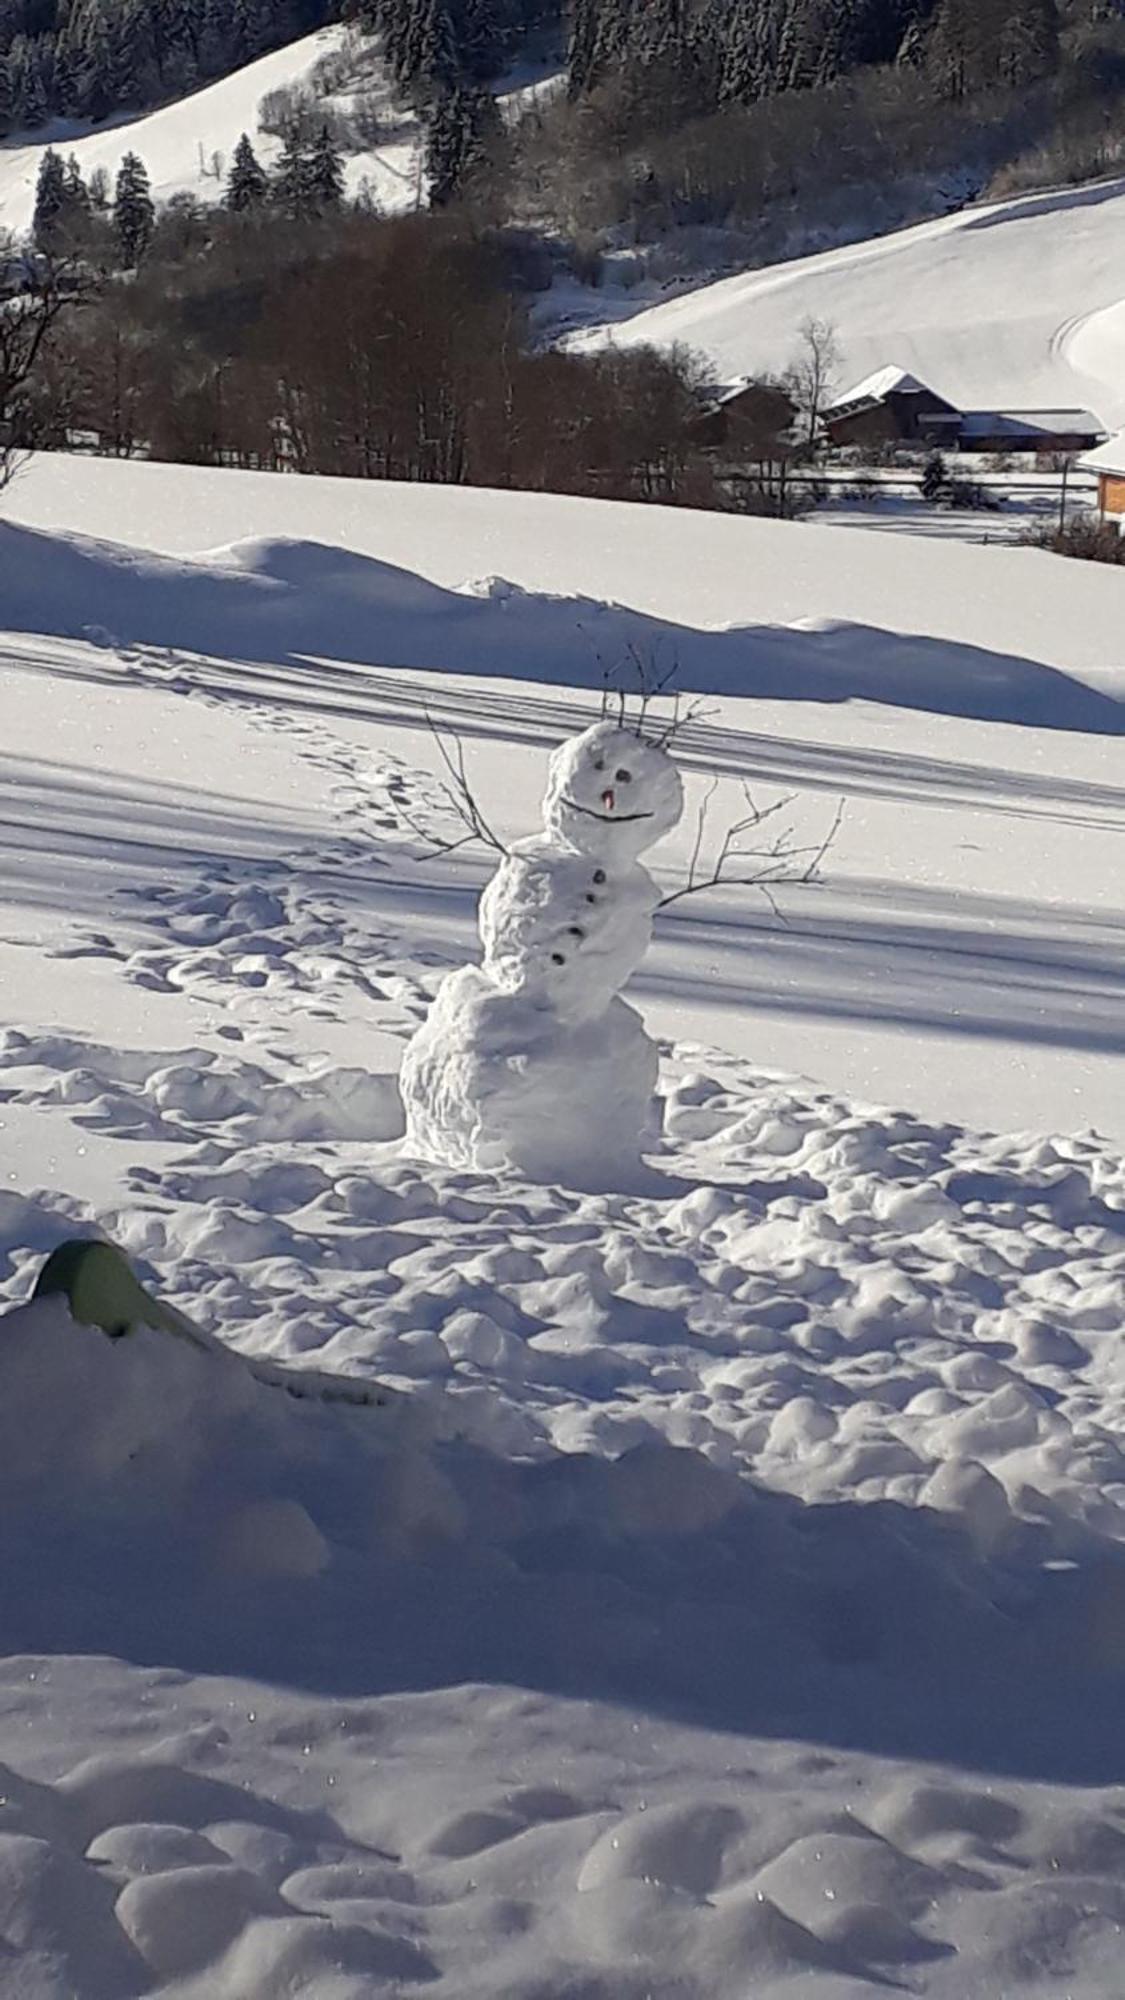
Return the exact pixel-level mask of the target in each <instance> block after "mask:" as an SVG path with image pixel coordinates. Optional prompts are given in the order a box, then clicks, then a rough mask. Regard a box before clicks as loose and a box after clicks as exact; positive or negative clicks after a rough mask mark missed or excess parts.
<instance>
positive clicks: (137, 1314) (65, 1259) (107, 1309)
mask: <svg viewBox="0 0 1125 2000" xmlns="http://www.w3.org/2000/svg"><path fill="white" fill-rule="evenodd" d="M32 1297H33V1298H36V1299H49V1298H64V1299H65V1300H66V1302H67V1304H68V1306H69V1307H70V1316H71V1318H72V1319H73V1320H77V1322H78V1323H79V1325H81V1326H97V1327H100V1328H101V1330H102V1332H103V1333H108V1335H109V1337H110V1339H111V1340H120V1339H121V1338H122V1336H123V1335H124V1334H127V1333H132V1332H133V1330H134V1328H135V1327H138V1326H155V1327H163V1328H164V1329H165V1330H166V1331H167V1332H173V1331H176V1330H178V1329H176V1327H175V1325H174V1315H173V1314H171V1313H170V1312H169V1311H168V1310H167V1309H166V1308H165V1307H163V1306H161V1305H159V1304H158V1303H157V1301H156V1300H155V1299H151V1298H150V1297H149V1295H148V1293H147V1292H146V1291H145V1289H144V1287H143V1286H142V1285H141V1284H140V1283H139V1282H138V1280H137V1279H136V1277H134V1275H133V1271H132V1268H131V1266H130V1263H129V1259H128V1258H127V1257H126V1256H125V1254H124V1252H123V1251H121V1250H118V1249H117V1247H116V1245H115V1244H113V1243H99V1242H96V1241H95V1240H93V1239H92V1238H90V1237H76V1238H72V1240H71V1241H70V1242H69V1243H60V1244H59V1247H58V1249H57V1250H53V1251H52V1252H51V1255H50V1256H49V1257H48V1259H47V1262H46V1263H45V1264H44V1266H43V1269H42V1270H41V1271H40V1273H39V1276H38V1278H37V1279H36V1283H35V1290H34V1292H33V1293H32Z"/></svg>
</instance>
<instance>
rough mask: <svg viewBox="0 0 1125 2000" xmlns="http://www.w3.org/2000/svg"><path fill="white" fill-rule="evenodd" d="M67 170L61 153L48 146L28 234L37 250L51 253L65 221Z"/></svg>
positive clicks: (41, 166) (37, 186)
mask: <svg viewBox="0 0 1125 2000" xmlns="http://www.w3.org/2000/svg"><path fill="white" fill-rule="evenodd" d="M66 207H67V200H66V168H65V167H64V166H63V162H62V155H61V153H56V151H55V149H54V147H53V146H48V148H47V150H46V152H45V153H44V155H43V158H42V160H41V161H40V163H39V179H38V182H37V183H36V188H35V213H34V216H33V218H32V223H31V233H32V235H33V236H34V238H35V241H36V244H37V245H38V247H39V249H40V250H50V249H52V248H53V247H54V246H55V245H56V244H57V242H58V238H59V234H60V232H61V229H62V226H63V223H64V221H65V219H66Z"/></svg>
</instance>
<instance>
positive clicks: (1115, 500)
mask: <svg viewBox="0 0 1125 2000" xmlns="http://www.w3.org/2000/svg"><path fill="white" fill-rule="evenodd" d="M1079 462H1080V464H1081V467H1082V470H1083V471H1084V472H1096V473H1097V475H1098V512H1099V513H1100V514H1101V517H1102V520H1103V521H1110V522H1112V523H1113V524H1114V525H1115V526H1116V527H1117V528H1119V529H1120V530H1121V532H1122V533H1125V431H1118V432H1117V434H1116V436H1115V437H1111V438H1110V440H1109V442H1108V443H1107V444H1103V445H1102V446H1101V448H1100V450H1098V451H1091V452H1088V453H1087V455H1086V457H1085V458H1083V459H1081V460H1080V461H1079Z"/></svg>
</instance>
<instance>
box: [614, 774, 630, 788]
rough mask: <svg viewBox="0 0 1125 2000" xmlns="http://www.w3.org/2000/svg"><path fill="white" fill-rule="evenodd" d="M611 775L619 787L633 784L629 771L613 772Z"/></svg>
mask: <svg viewBox="0 0 1125 2000" xmlns="http://www.w3.org/2000/svg"><path fill="white" fill-rule="evenodd" d="M613 775H614V778H615V780H616V782H617V783H618V784H619V785H631V784H632V782H633V774H632V772H631V771H615V772H614V774H613Z"/></svg>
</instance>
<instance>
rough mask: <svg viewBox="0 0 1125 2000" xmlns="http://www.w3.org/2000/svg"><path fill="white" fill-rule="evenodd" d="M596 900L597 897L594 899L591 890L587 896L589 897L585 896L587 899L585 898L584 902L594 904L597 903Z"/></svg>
mask: <svg viewBox="0 0 1125 2000" xmlns="http://www.w3.org/2000/svg"><path fill="white" fill-rule="evenodd" d="M597 900H598V899H597V897H596V896H595V895H594V893H593V891H592V890H591V892H590V894H589V895H588V896H587V898H586V901H587V902H588V903H596V902H597Z"/></svg>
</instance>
